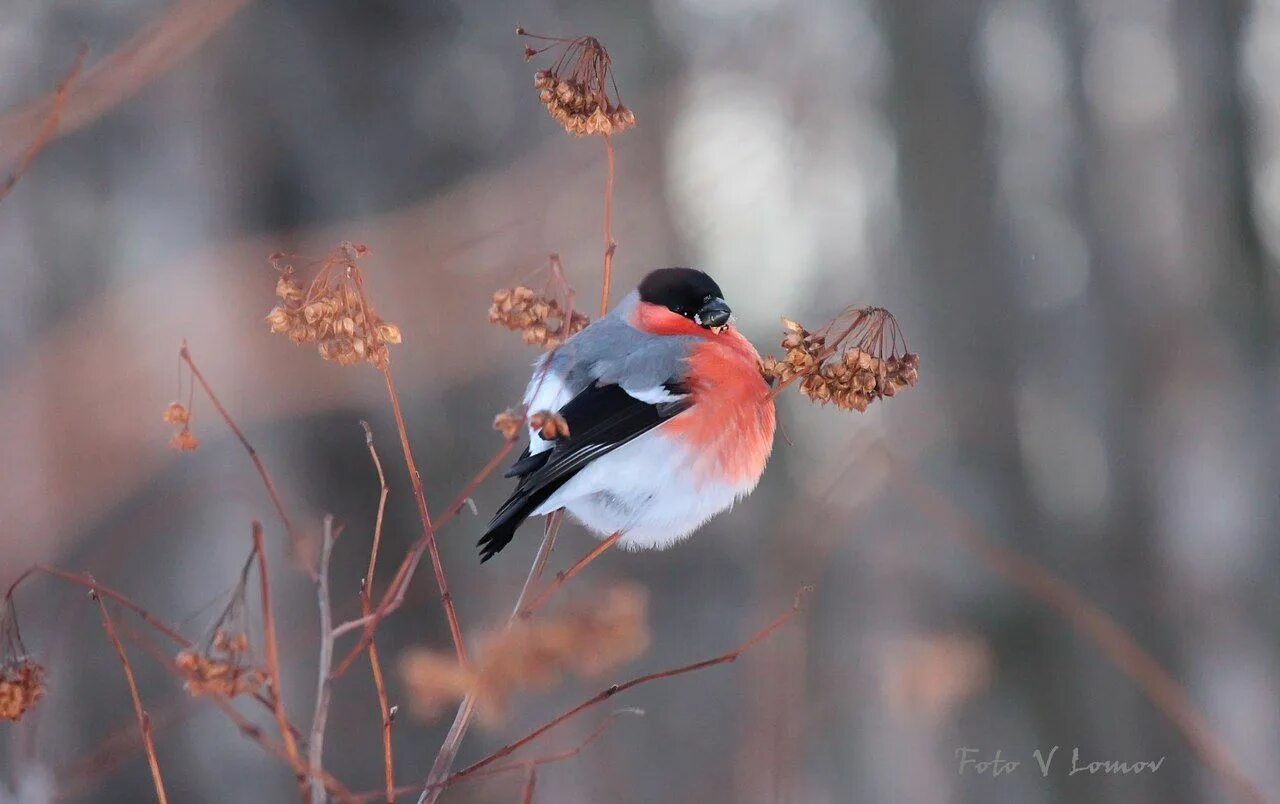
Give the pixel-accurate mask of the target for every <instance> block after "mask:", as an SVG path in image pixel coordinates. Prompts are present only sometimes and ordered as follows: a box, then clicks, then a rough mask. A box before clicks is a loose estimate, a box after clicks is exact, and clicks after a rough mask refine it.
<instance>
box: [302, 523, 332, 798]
mask: <svg viewBox="0 0 1280 804" xmlns="http://www.w3.org/2000/svg"><path fill="white" fill-rule="evenodd" d="M333 540H334V532H333V514H325V516H324V540H323V541H322V542H321V544H320V577H319V578H318V579H317V580H316V605H317V606H318V608H319V609H320V657H319V664H320V666H319V669H318V671H317V673H316V706H315V712H314V714H313V715H312V716H311V738H310V739H309V740H308V741H307V765H308V772H309V773H310V775H311V801H312V804H323V802H325V801H326V800H327V796H326V795H325V789H324V781H323V780H322V779H321V778H320V777H319V776H318V775H317V771H319V770H320V769H321V768H323V767H324V727H325V724H326V723H327V722H328V720H329V701H330V699H332V697H333V682H332V681H331V680H330V679H329V670H330V668H331V667H332V666H333V609H332V608H331V606H330V605H329V557H330V556H331V555H332V554H333Z"/></svg>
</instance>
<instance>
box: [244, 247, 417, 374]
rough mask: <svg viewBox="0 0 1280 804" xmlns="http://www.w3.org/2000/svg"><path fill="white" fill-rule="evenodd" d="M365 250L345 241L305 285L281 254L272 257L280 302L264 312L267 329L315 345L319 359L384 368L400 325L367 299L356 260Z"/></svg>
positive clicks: (396, 340)
mask: <svg viewBox="0 0 1280 804" xmlns="http://www.w3.org/2000/svg"><path fill="white" fill-rule="evenodd" d="M366 253H368V249H366V248H365V247H364V246H361V245H357V244H354V243H343V244H342V245H340V246H339V247H338V249H337V251H336V252H335V253H334V255H333V256H331V257H330V258H329V259H327V260H326V261H325V262H324V265H323V267H322V268H321V269H320V272H319V273H318V274H317V275H316V278H315V279H313V280H312V281H311V283H310V284H309V285H308V286H307V287H306V288H304V287H303V285H302V283H301V282H300V281H298V279H297V276H296V273H295V270H294V267H293V266H292V265H288V264H284V263H282V259H283V255H276V256H274V257H272V264H273V265H275V266H276V269H277V270H278V271H279V272H280V278H279V279H278V280H277V281H276V296H277V297H278V298H279V299H280V304H278V305H276V306H275V307H273V308H272V309H271V312H270V313H268V314H267V323H268V324H269V325H270V326H271V331H272V332H275V333H278V334H281V335H284V336H285V337H287V338H288V339H289V340H291V341H293V342H294V343H296V344H307V343H314V344H316V348H317V350H318V351H319V352H320V356H321V357H322V358H324V359H325V360H330V361H333V362H335V363H337V364H338V365H340V366H353V365H356V364H357V363H369V364H371V365H373V366H375V367H376V368H379V369H385V368H386V367H387V366H388V365H389V364H390V360H391V353H390V351H389V350H388V349H387V346H388V344H398V343H400V341H401V335H400V328H399V327H397V326H396V325H395V324H391V323H388V322H386V321H383V320H382V319H381V318H380V317H379V316H378V314H377V313H375V312H374V311H373V308H372V307H371V306H370V305H369V303H368V301H367V300H366V299H365V296H364V293H363V292H362V289H361V278H360V272H359V269H358V268H357V267H356V264H355V261H356V260H357V259H359V258H360V257H362V256H364V255H365V254H366Z"/></svg>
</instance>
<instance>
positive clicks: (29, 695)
mask: <svg viewBox="0 0 1280 804" xmlns="http://www.w3.org/2000/svg"><path fill="white" fill-rule="evenodd" d="M42 695H44V668H43V667H41V666H40V665H38V664H36V663H35V662H33V661H31V660H30V659H28V658H26V657H25V656H23V657H20V658H17V659H15V660H13V661H10V662H6V663H5V664H4V665H3V666H0V720H20V719H21V718H22V716H23V715H24V714H26V712H27V711H28V710H29V709H31V707H33V706H35V705H36V701H39V700H40V697H41V696H42Z"/></svg>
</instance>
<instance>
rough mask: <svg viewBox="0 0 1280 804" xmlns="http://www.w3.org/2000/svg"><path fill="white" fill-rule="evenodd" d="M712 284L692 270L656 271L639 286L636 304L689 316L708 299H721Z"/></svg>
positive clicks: (722, 295)
mask: <svg viewBox="0 0 1280 804" xmlns="http://www.w3.org/2000/svg"><path fill="white" fill-rule="evenodd" d="M723 298H724V293H723V292H722V291H721V290H720V286H719V285H717V284H716V281H715V280H714V279H712V278H711V277H709V276H707V275H706V274H705V273H703V272H702V271H699V270H698V269H696V268H659V269H658V270H656V271H651V272H650V273H649V275H648V276H646V277H645V278H644V281H642V282H641V283H640V301H644V302H648V303H650V304H660V305H662V306H663V307H666V308H667V309H668V310H671V311H672V312H675V313H679V314H680V315H683V316H686V317H691V316H693V315H694V314H696V313H697V312H698V311H699V310H701V309H702V307H703V305H705V304H706V303H707V302H708V301H711V300H712V299H723Z"/></svg>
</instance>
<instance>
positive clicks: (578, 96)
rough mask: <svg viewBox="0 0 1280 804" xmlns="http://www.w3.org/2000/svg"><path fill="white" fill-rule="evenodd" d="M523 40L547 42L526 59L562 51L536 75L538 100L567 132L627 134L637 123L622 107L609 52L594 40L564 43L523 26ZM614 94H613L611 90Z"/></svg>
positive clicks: (520, 30)
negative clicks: (532, 32)
mask: <svg viewBox="0 0 1280 804" xmlns="http://www.w3.org/2000/svg"><path fill="white" fill-rule="evenodd" d="M516 34H517V35H518V36H524V37H528V38H529V39H535V40H538V41H539V42H546V43H548V44H545V45H543V46H542V47H540V48H532V47H527V46H526V47H525V49H524V58H525V61H532V60H533V59H534V58H536V57H537V56H538V55H540V54H542V53H545V52H547V51H549V50H550V51H559V54H558V57H557V59H556V61H555V63H554V64H552V65H551V67H550V68H548V69H545V70H539V71H538V72H537V73H535V74H534V77H533V88H534V89H536V90H538V100H540V101H542V105H543V106H545V107H547V112H548V113H549V114H550V115H551V117H552V119H554V120H555V121H556V122H557V123H559V124H560V125H561V127H563V128H564V130H565V131H567V132H569V133H570V134H572V135H574V136H575V137H582V136H586V135H590V134H597V135H600V136H606V137H607V136H609V135H612V134H621V133H622V132H624V131H626V130H627V129H629V128H632V127H633V126H635V124H636V116H635V115H634V114H632V112H631V110H630V109H628V108H627V107H626V106H625V105H623V103H622V96H621V95H620V94H619V93H618V84H617V82H616V81H614V79H613V66H612V60H611V59H610V58H609V52H608V51H607V50H605V49H604V45H602V44H600V40H598V39H596V38H595V37H594V36H579V37H576V38H571V39H561V38H558V37H553V36H538V35H536V34H531V33H528V32H527V31H525V30H524V29H523V28H517V29H516ZM611 90H612V95H610V91H611Z"/></svg>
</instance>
